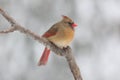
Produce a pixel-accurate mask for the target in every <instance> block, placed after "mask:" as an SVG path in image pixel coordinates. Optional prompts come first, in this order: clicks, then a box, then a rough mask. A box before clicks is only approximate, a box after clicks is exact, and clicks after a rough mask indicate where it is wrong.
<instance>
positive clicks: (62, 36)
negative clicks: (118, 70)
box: [38, 16, 77, 66]
mask: <svg viewBox="0 0 120 80" xmlns="http://www.w3.org/2000/svg"><path fill="white" fill-rule="evenodd" d="M76 26H77V24H75V23H74V22H73V21H72V20H71V19H70V18H69V17H67V16H63V19H62V20H61V21H60V22H58V23H56V24H54V25H53V26H52V27H51V28H50V29H49V30H48V31H47V32H45V33H44V34H43V36H42V37H44V38H46V39H48V40H49V41H51V42H52V43H53V44H55V45H56V46H58V47H60V48H65V47H67V46H68V45H69V43H70V42H71V41H72V39H73V37H74V27H76ZM49 54H50V49H49V48H47V47H45V50H44V52H43V54H42V56H41V58H40V61H39V63H38V65H39V66H40V65H45V64H46V63H47V61H48V57H49Z"/></svg>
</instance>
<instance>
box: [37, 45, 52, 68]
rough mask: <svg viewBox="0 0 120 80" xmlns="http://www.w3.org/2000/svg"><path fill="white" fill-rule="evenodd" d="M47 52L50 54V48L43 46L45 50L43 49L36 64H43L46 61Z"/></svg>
mask: <svg viewBox="0 0 120 80" xmlns="http://www.w3.org/2000/svg"><path fill="white" fill-rule="evenodd" d="M49 54H50V49H48V48H47V47H45V50H44V52H43V54H42V56H41V58H40V60H39V63H38V66H40V65H45V64H46V63H47V61H48V57H49Z"/></svg>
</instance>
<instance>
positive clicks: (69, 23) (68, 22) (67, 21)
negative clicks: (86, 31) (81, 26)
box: [62, 15, 77, 28]
mask: <svg viewBox="0 0 120 80" xmlns="http://www.w3.org/2000/svg"><path fill="white" fill-rule="evenodd" d="M62 17H63V19H62V22H64V23H65V24H66V25H68V26H71V27H72V28H74V27H77V24H76V23H74V21H73V20H72V19H70V18H69V17H67V16H64V15H62Z"/></svg>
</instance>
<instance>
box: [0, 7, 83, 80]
mask: <svg viewBox="0 0 120 80" xmlns="http://www.w3.org/2000/svg"><path fill="white" fill-rule="evenodd" d="M0 14H1V15H2V16H3V17H4V18H5V19H6V20H7V21H8V22H9V23H10V24H11V27H9V28H8V29H6V30H3V31H0V34H3V33H4V34H7V33H10V32H13V31H19V32H21V33H24V34H26V35H28V36H30V37H32V38H33V39H35V40H37V41H39V42H40V43H42V44H43V45H45V46H47V47H49V48H50V50H52V51H53V52H54V53H55V54H57V55H61V56H65V58H66V59H67V62H68V64H69V67H70V70H71V72H72V74H73V76H74V79H75V80H82V76H81V74H80V70H79V67H78V66H77V64H76V61H75V59H74V56H73V55H72V50H71V48H70V47H69V46H68V47H67V48H64V49H61V48H59V47H57V46H56V45H54V44H52V43H51V42H49V41H48V40H47V39H45V38H43V37H40V36H39V35H38V34H36V33H34V32H32V31H31V30H29V29H25V28H24V27H23V26H21V25H20V24H18V23H17V22H16V21H15V20H14V19H13V18H12V17H11V16H9V15H8V14H7V13H6V12H5V11H4V10H3V9H1V8H0Z"/></svg>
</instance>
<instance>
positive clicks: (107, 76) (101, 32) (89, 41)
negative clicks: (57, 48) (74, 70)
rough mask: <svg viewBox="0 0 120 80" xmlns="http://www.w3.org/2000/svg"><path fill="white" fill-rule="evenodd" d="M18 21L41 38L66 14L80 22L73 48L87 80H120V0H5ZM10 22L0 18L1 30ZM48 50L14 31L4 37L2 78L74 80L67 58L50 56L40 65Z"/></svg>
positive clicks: (0, 46)
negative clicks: (40, 60) (44, 53)
mask: <svg viewBox="0 0 120 80" xmlns="http://www.w3.org/2000/svg"><path fill="white" fill-rule="evenodd" d="M0 7H2V8H3V9H4V10H5V11H7V13H8V14H9V15H10V16H12V17H13V18H14V19H16V21H17V22H18V23H20V24H21V25H23V26H24V27H26V28H28V29H30V30H32V31H33V32H35V33H38V34H39V35H42V34H43V33H44V32H45V31H46V30H48V29H49V28H50V27H51V26H52V25H53V24H54V23H56V22H57V21H59V20H61V19H62V18H61V15H67V16H69V17H71V18H72V19H73V20H74V22H76V23H77V24H78V27H77V28H76V30H75V31H76V33H75V38H74V41H73V42H72V44H71V47H72V49H73V53H74V56H75V59H76V61H77V64H78V66H79V67H80V70H81V74H82V77H83V80H120V1H119V0H0ZM9 26H10V24H9V23H8V22H7V21H6V20H5V19H4V18H3V17H2V16H1V15H0V30H4V29H6V28H7V27H9ZM43 49H44V46H43V45H42V44H39V43H38V42H37V41H35V40H33V39H32V38H30V37H28V36H26V35H24V34H21V33H20V32H13V33H9V34H0V80H74V78H73V76H72V74H71V72H70V69H69V67H68V64H67V62H66V60H65V58H64V57H60V56H58V55H55V54H54V53H51V55H50V58H49V61H48V63H47V65H45V66H40V67H39V66H37V63H38V60H39V58H40V56H41V55H42V52H43Z"/></svg>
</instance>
